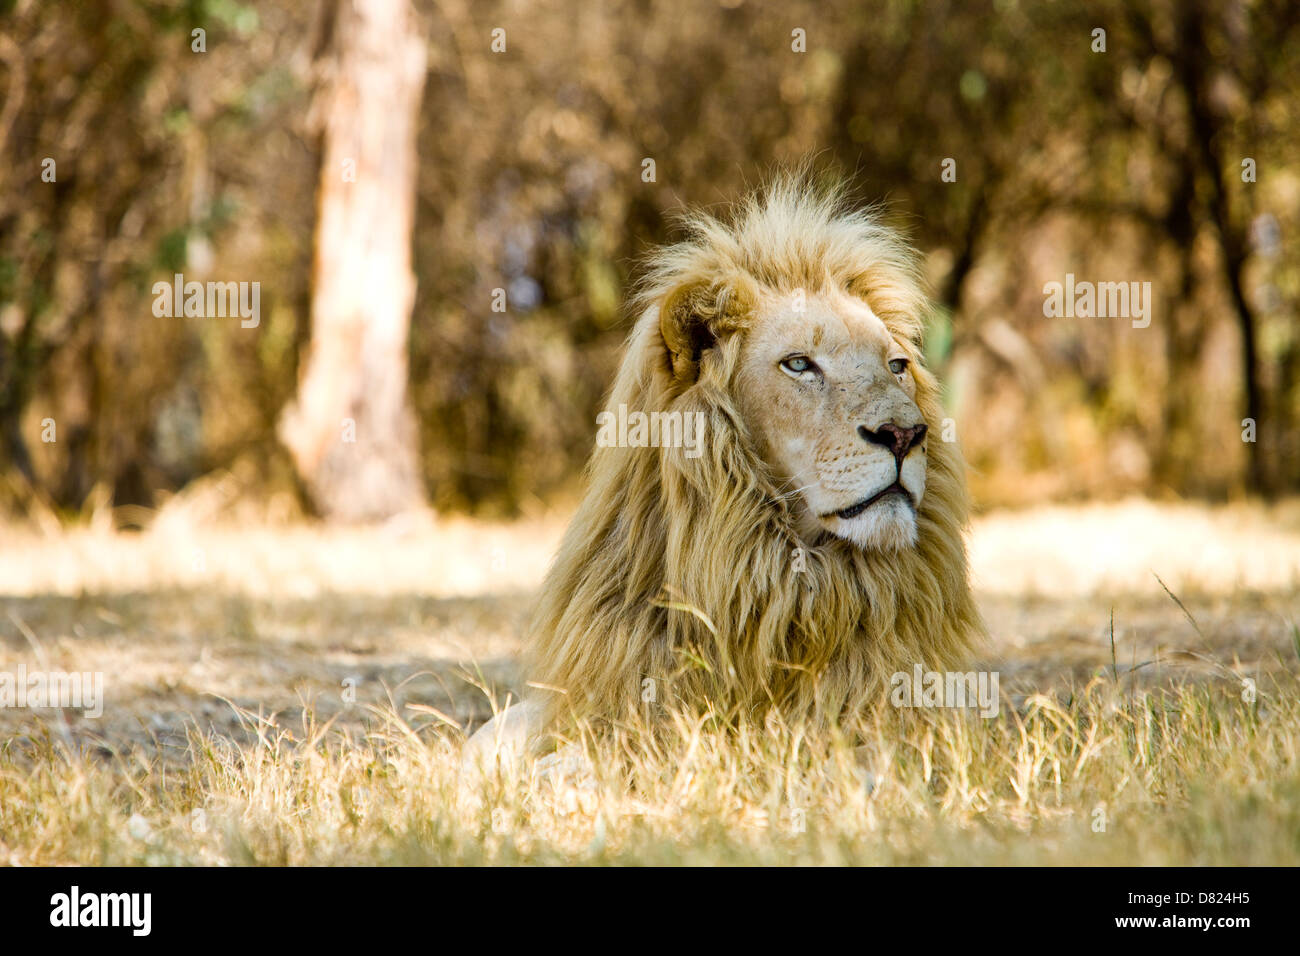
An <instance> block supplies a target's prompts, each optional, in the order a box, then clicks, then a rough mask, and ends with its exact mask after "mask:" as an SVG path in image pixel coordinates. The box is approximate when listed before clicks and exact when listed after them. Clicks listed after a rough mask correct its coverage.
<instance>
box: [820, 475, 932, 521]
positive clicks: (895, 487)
mask: <svg viewBox="0 0 1300 956" xmlns="http://www.w3.org/2000/svg"><path fill="white" fill-rule="evenodd" d="M893 494H900V495H902V496H903V497H905V498H906V499H907V501H908V503H909V504H911V502H912V493H911V492H910V491H908V490H907V489H906V488H904V487H903V485H902V484H901V483H900V482H897V481H896V482H894V483H893V484H892V485H890V486H889V487H888V488H885V489H883V490H881V491H878V492H876V493H875V494H874V495H872V496H871V497H870V498H864V499H863V500H862V501H859V502H858V503H857V504H855V505H849V506H848V507H847V508H841V509H840V510H839V511H832V512H831V513H830V514H825V515H822V517H823V518H844V519H846V520H847V519H849V518H856V517H857V516H858V515H860V514H862V512H864V511H866V510H867V509H868V508H870V507H871V506H872V505H874V504H875V503H876V502H877V501H879V500H880V499H882V498H884V497H885V496H886V495H893Z"/></svg>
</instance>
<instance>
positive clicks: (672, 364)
mask: <svg viewBox="0 0 1300 956" xmlns="http://www.w3.org/2000/svg"><path fill="white" fill-rule="evenodd" d="M733 299H734V297H733V296H732V295H731V294H730V293H729V291H728V290H727V289H725V288H718V287H716V286H710V285H691V286H684V287H682V288H680V289H677V290H675V291H674V292H672V293H670V294H669V295H668V296H667V297H666V298H665V299H664V301H663V304H662V305H661V306H660V308H659V334H660V335H661V336H662V337H663V340H664V349H665V351H666V353H667V359H668V367H669V369H670V370H671V372H672V376H673V378H674V379H676V380H677V381H679V382H681V383H683V384H685V385H690V384H693V383H694V382H695V380H696V379H697V378H699V375H700V359H701V358H703V356H704V353H705V352H707V351H708V350H709V349H711V348H713V347H714V346H715V345H717V344H718V335H719V333H720V332H722V331H723V330H724V327H727V325H728V319H727V314H728V312H729V311H730V309H731V308H732V307H733V306H734V305H735V303H734V301H733Z"/></svg>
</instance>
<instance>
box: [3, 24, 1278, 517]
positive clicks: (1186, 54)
mask: <svg viewBox="0 0 1300 956" xmlns="http://www.w3.org/2000/svg"><path fill="white" fill-rule="evenodd" d="M419 8H420V12H421V17H422V22H423V25H424V32H425V36H426V37H427V40H428V44H429V73H428V78H427V86H426V89H425V96H424V105H423V125H422V135H421V144H420V155H421V165H420V170H419V182H418V210H417V224H416V231H415V235H414V237H413V242H414V251H415V265H416V271H417V280H418V294H417V302H416V306H415V314H414V320H413V332H412V337H411V342H410V356H411V364H412V387H411V400H412V403H413V404H414V407H415V409H416V412H417V415H418V418H419V421H420V423H421V435H420V439H421V454H422V457H423V464H424V471H425V475H426V478H427V482H428V490H429V494H430V498H431V500H432V501H433V502H434V503H435V504H436V505H437V506H439V507H440V508H443V509H467V510H473V511H479V512H490V513H511V512H514V511H517V510H519V509H520V508H523V507H527V506H529V504H530V503H531V502H533V501H535V500H536V499H538V498H541V499H543V500H547V499H549V498H551V497H552V496H554V495H556V494H558V493H563V492H564V491H565V490H567V489H568V488H569V487H570V486H571V484H572V482H573V481H574V479H575V477H576V475H577V474H578V473H579V471H580V468H581V463H582V461H583V459H584V457H585V455H586V453H587V451H588V450H589V448H590V446H591V444H592V440H593V434H594V416H595V413H596V411H597V410H598V408H599V404H600V401H601V398H602V396H603V394H604V392H605V389H606V388H607V386H608V384H609V382H610V380H611V377H612V374H613V370H614V367H615V363H616V361H617V357H618V350H619V347H620V345H621V342H622V338H623V336H624V334H625V332H626V329H627V318H628V317H627V316H625V315H624V314H623V313H622V311H621V302H622V299H623V297H624V294H625V292H626V291H627V289H628V287H629V284H630V283H631V282H632V281H634V279H635V276H636V268H635V262H636V258H637V256H638V255H640V254H641V253H643V252H644V251H645V250H646V248H647V247H648V246H649V245H650V244H652V243H656V242H661V241H665V240H668V239H671V238H672V237H673V235H674V231H673V225H672V218H671V217H672V212H673V210H674V209H676V208H678V207H680V206H681V205H683V204H707V205H720V204H722V203H725V202H726V201H728V200H731V199H734V198H735V197H737V195H738V194H739V193H740V192H741V191H742V190H743V189H744V188H746V186H748V185H753V184H755V183H756V182H758V181H760V180H761V179H762V177H763V175H764V173H765V172H766V171H768V170H770V169H771V168H773V167H774V166H778V165H788V164H793V163H796V162H799V161H800V160H802V159H804V158H806V157H808V156H810V155H812V156H815V157H816V159H817V161H818V162H819V163H822V164H824V165H829V166H833V167H838V168H839V169H840V170H842V171H843V172H844V173H845V174H846V175H847V176H848V177H849V178H850V179H851V181H852V184H853V187H854V189H855V191H856V193H857V195H859V196H861V197H862V198H863V199H864V200H881V199H883V200H887V201H888V203H889V209H890V215H891V216H892V217H893V218H894V219H895V220H896V221H897V222H898V223H899V224H900V225H901V226H902V227H904V228H906V229H907V230H908V231H909V232H910V234H911V235H912V236H913V237H914V239H915V241H916V242H917V243H918V245H919V246H920V248H921V249H922V250H923V252H924V254H925V257H926V266H927V272H928V273H929V278H930V281H931V282H932V284H933V288H934V290H935V293H936V303H937V307H936V311H935V314H934V315H933V316H932V319H931V323H930V336H929V344H928V348H929V351H930V353H931V357H932V360H933V361H934V362H935V363H936V365H937V366H938V367H939V368H940V370H941V373H942V374H943V375H944V376H945V378H946V381H947V382H948V383H949V389H950V392H949V396H948V400H949V406H950V409H951V412H952V415H953V417H954V418H955V420H956V422H957V426H958V431H959V434H960V437H961V440H962V442H963V445H964V447H965V450H966V453H967V456H968V458H969V459H970V461H971V464H972V466H973V482H974V487H975V492H976V496H977V500H978V501H979V502H980V503H982V504H986V505H987V504H994V503H1001V502H1008V501H1015V502H1020V501H1026V500H1041V499H1046V498H1067V497H1081V496H1112V495H1118V494H1122V493H1129V492H1133V491H1139V492H1145V493H1151V494H1179V495H1196V496H1207V497H1225V496H1230V495H1236V494H1239V493H1242V492H1245V491H1251V490H1253V491H1258V492H1263V493H1270V494H1271V493H1279V492H1284V491H1295V490H1297V486H1298V485H1300V468H1297V467H1296V466H1295V464H1294V463H1295V462H1296V461H1297V459H1298V457H1300V427H1297V425H1298V424H1300V422H1298V421H1297V419H1298V418H1300V330H1298V329H1297V323H1296V315H1297V306H1298V304H1300V256H1297V252H1298V251H1300V248H1298V247H1300V239H1298V238H1297V236H1298V227H1300V154H1298V153H1297V151H1296V144H1297V142H1300V135H1298V134H1300V115H1298V113H1300V88H1298V87H1300V30H1298V29H1297V24H1298V23H1300V7H1297V5H1296V4H1294V3H1291V2H1288V0H1259V2H1231V0H1230V2H1226V3H1209V2H1208V0H1188V2H1179V0H1137V2H1134V3H1127V2H1107V0H1102V2H1097V3H1089V4H1086V5H1082V4H1061V3H1056V4H1036V3H1035V4H1030V3H1017V2H1013V0H997V2H988V0H985V2H980V0H976V2H961V3H958V2H941V0H916V2H890V3H863V2H860V0H829V2H800V0H792V2H783V3H779V4H777V3H773V4H764V3H756V2H745V0H722V2H720V3H717V2H697V0H622V2H620V0H565V2H558V0H544V2H534V3H522V2H508V0H482V2H478V0H476V2H474V3H472V4H471V3H470V2H469V0H445V2H444V0H437V2H428V0H425V2H422V3H420V4H419ZM317 16H318V13H317V11H316V7H315V5H312V4H299V3H295V2H290V0H264V2H258V3H256V4H251V3H249V4H244V3H239V2H236V0H187V2H181V3H177V2H165V0H42V2H39V3H37V2H31V0H26V2H25V0H0V97H2V98H3V99H2V100H0V474H3V476H4V477H3V481H2V482H0V505H2V506H4V507H5V508H7V509H10V510H17V511H23V510H27V509H31V508H33V507H36V506H37V505H38V504H39V505H41V506H43V507H47V508H54V509H56V510H60V511H75V510H77V509H80V508H83V507H85V506H86V504H87V502H88V501H92V500H93V499H94V498H95V497H96V496H98V497H100V498H103V499H105V500H111V501H112V502H113V503H114V504H116V505H118V506H123V505H141V506H145V507H154V506H156V505H157V504H158V502H159V500H160V499H161V498H162V497H163V496H164V495H165V494H167V493H170V492H173V491H175V490H176V489H178V488H180V487H182V486H184V485H185V484H186V483H187V482H190V481H192V480H194V479H195V478H197V477H199V476H202V475H204V474H207V473H210V472H213V471H217V470H225V469H234V470H236V471H237V472H238V473H239V474H241V475H244V476H246V477H247V478H248V482H247V484H248V487H250V488H252V489H255V490H256V492H257V493H259V494H260V493H266V492H268V491H272V490H276V489H280V490H284V489H293V488H294V478H293V474H292V467H291V466H290V464H289V462H288V458H287V456H286V454H285V452H284V450H283V449H282V448H281V447H280V446H279V445H278V443H277V441H276V438H275V422H276V419H277V416H278V415H279V412H280V410H281V408H282V407H283V406H284V404H285V403H286V402H287V401H288V399H289V397H290V395H291V394H292V392H293V389H294V384H295V381H296V376H297V365H298V357H299V349H300V347H301V346H302V344H303V340H304V338H305V336H306V331H307V316H308V302H309V292H310V290H309V288H308V281H309V273H310V260H311V250H312V227H313V222H314V218H315V210H314V198H315V182H316V179H317V177H318V175H319V173H320V170H319V169H318V165H319V143H318V139H317V135H318V134H317V130H316V128H315V125H314V123H313V117H312V107H313V96H312V93H313V89H314V82H315V78H314V70H313V64H314V62H315V57H316V54H317V45H318V44H319V42H320V35H321V24H320V23H319V22H318V21H317V20H316V19H315V18H316V17H317ZM196 27H201V28H203V29H204V30H206V45H207V52H205V53H195V52H192V50H191V30H193V29H194V28H196ZM497 27H501V28H504V29H505V30H506V36H507V49H506V51H505V52H504V53H493V52H492V51H491V48H490V40H491V31H492V30H493V29H494V28H497ZM1099 27H1100V28H1103V29H1105V31H1106V51H1105V52H1104V53H1100V52H1094V51H1093V48H1092V47H1093V43H1094V41H1093V36H1092V31H1093V30H1094V29H1096V28H1099ZM796 28H798V29H802V30H804V31H806V36H807V50H806V52H804V53H796V52H794V51H793V50H792V49H791V43H792V40H791V31H792V30H794V29H796ZM46 157H50V158H53V159H54V160H55V161H56V164H57V181H56V182H54V183H45V182H42V181H41V178H40V173H41V168H42V160H43V159H44V158H46ZM948 157H951V158H953V159H955V160H956V163H957V172H958V178H957V182H955V183H944V182H941V180H940V166H941V163H942V161H943V160H944V159H945V158H948ZM1247 157H1249V158H1252V159H1254V160H1255V163H1256V164H1257V169H1258V181H1257V182H1254V183H1245V182H1243V181H1242V178H1241V162H1242V160H1243V159H1244V158H1247ZM645 158H652V159H654V160H655V164H656V172H657V177H656V181H655V182H653V183H646V182H643V181H642V178H641V171H642V160H643V159H645ZM177 271H181V272H184V273H185V274H186V277H187V278H197V279H200V280H205V279H209V278H211V279H221V280H246V281H259V282H261V284H262V320H261V324H260V326H259V327H258V328H257V329H241V328H240V326H239V323H238V321H231V320H221V319H158V318H155V317H154V316H153V314H152V312H151V302H152V297H151V295H150V286H151V285H152V283H153V282H155V281H157V280H159V279H165V278H168V277H170V276H171V274H172V273H173V272H177ZM1067 272H1072V273H1074V274H1075V275H1076V276H1078V277H1079V278H1080V279H1089V280H1093V281H1139V280H1149V281H1151V282H1152V283H1153V287H1154V290H1155V313H1154V317H1153V321H1152V323H1151V326H1150V327H1149V328H1147V329H1134V328H1131V327H1130V325H1129V323H1128V322H1127V321H1125V320H1115V319H1048V318H1045V317H1044V316H1043V313H1042V303H1043V294H1042V289H1043V284H1044V283H1045V282H1048V281H1061V280H1062V279H1063V277H1064V275H1065V273H1067ZM498 287H500V288H504V289H506V290H507V294H508V299H509V303H510V306H509V309H508V311H507V312H505V313H494V312H492V311H491V300H492V290H493V289H495V288H498ZM1248 415H1249V416H1250V417H1253V418H1255V419H1257V421H1258V440H1257V442H1256V443H1254V444H1247V443H1243V441H1242V440H1241V431H1242V419H1243V418H1244V417H1247V416H1248ZM46 418H52V419H54V420H55V422H56V423H57V429H58V431H57V434H58V440H57V441H56V442H54V443H47V442H43V441H42V440H41V432H42V421H43V420H44V419H46Z"/></svg>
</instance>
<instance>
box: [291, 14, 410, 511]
mask: <svg viewBox="0 0 1300 956" xmlns="http://www.w3.org/2000/svg"><path fill="white" fill-rule="evenodd" d="M325 34H326V45H325V51H324V53H323V54H322V57H323V62H322V64H321V65H322V71H321V72H322V75H323V85H322V89H321V93H320V100H319V101H318V103H317V108H318V109H319V110H320V121H321V124H322V127H323V140H324V142H323V148H322V158H321V171H320V192H319V206H318V220H317V225H316V259H315V264H314V267H313V284H312V306H311V341H310V344H309V346H308V349H307V354H306V358H305V361H304V363H303V365H304V368H303V372H302V378H301V381H300V383H299V389H298V395H297V398H296V399H295V400H294V402H293V403H292V404H290V405H289V406H288V407H287V408H286V409H285V412H284V416H283V418H282V419H281V422H280V429H279V433H280V438H281V440H282V441H283V442H284V444H285V445H286V446H287V447H288V448H289V451H290V452H291V453H292V455H293V459H294V462H295V463H296V464H297V466H298V470H299V472H300V474H301V476H302V478H303V479H304V481H305V483H306V485H307V488H308V490H309V492H310V494H311V497H312V499H313V500H314V502H315V503H316V505H317V507H318V508H319V509H320V510H321V511H322V513H324V514H325V515H326V516H328V517H331V518H337V519H341V520H368V519H376V518H385V517H388V516H391V515H393V514H396V513H399V512H401V511H404V510H408V509H411V508H414V507H417V506H419V505H420V504H421V502H422V501H423V492H422V484H421V480H420V474H419V469H418V467H417V451H416V430H415V419H414V417H413V415H412V413H411V410H410V407H409V405H408V404H407V397H406V387H407V355H406V349H407V331H408V329H409V327H410V319H411V305H412V303H413V302H414V299H415V278H414V276H413V274H412V272H411V252H410V244H411V226H412V220H413V218H414V208H415V175H416V153H415V129H416V117H417V115H418V112H419V105H420V96H421V90H422V89H423V86H424V71H425V51H424V43H423V41H422V40H421V38H420V36H419V31H418V30H417V29H416V21H415V17H414V13H413V11H412V10H411V8H410V5H409V3H408V0H338V2H336V3H335V5H334V8H333V17H332V20H331V21H330V22H329V23H328V24H327V28H326V31H325Z"/></svg>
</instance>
